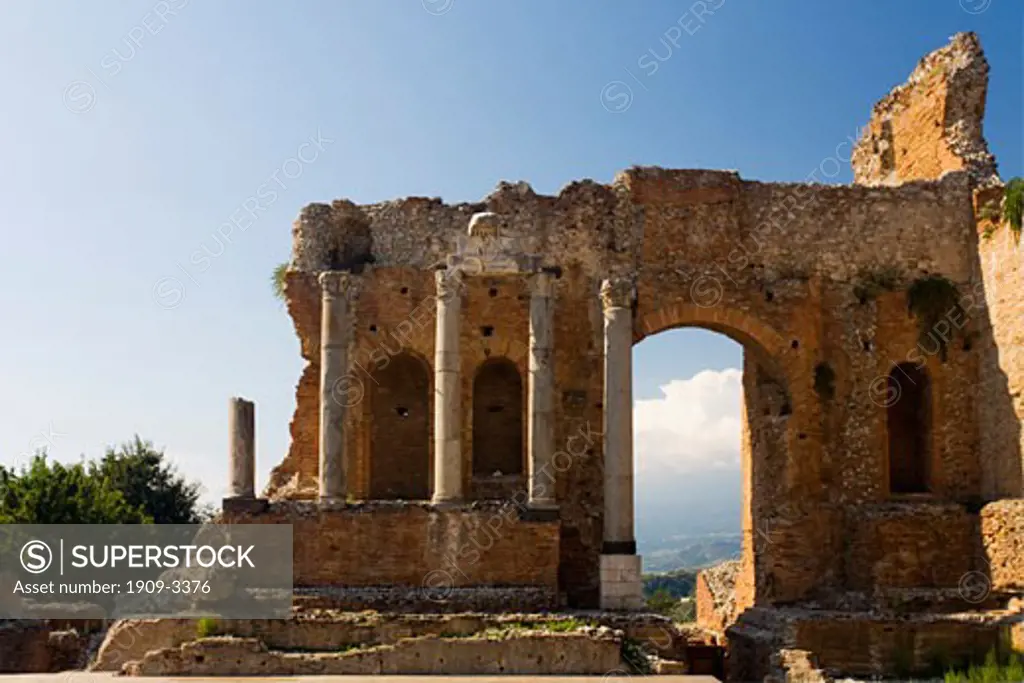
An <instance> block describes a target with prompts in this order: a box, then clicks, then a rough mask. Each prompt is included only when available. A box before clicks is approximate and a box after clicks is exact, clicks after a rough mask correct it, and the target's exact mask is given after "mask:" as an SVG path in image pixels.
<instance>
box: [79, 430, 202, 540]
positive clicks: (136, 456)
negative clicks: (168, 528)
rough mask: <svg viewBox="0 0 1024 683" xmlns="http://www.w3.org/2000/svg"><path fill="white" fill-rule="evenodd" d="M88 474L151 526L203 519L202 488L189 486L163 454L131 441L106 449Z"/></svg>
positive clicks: (145, 443)
mask: <svg viewBox="0 0 1024 683" xmlns="http://www.w3.org/2000/svg"><path fill="white" fill-rule="evenodd" d="M89 469H90V474H91V475H92V476H93V477H95V478H96V479H97V480H99V481H101V482H104V483H105V484H106V485H107V486H109V487H110V488H111V489H114V490H116V491H120V492H121V495H122V496H123V497H124V500H125V502H126V503H127V504H128V505H130V506H131V507H134V508H138V509H139V510H141V511H142V512H143V514H145V515H146V516H147V517H148V518H150V519H151V520H152V521H153V523H154V524H198V523H199V522H201V521H202V520H203V517H204V516H206V514H207V513H206V512H205V511H204V510H203V509H201V508H200V507H199V494H200V493H201V491H202V487H201V486H200V485H199V484H198V483H197V482H188V481H186V480H185V478H184V477H182V476H180V475H179V474H178V473H177V471H176V470H175V469H174V467H173V466H172V465H171V464H170V463H168V462H167V461H166V460H165V459H164V453H163V451H158V450H156V449H155V448H154V447H153V444H152V442H150V441H143V440H142V439H141V438H140V437H139V436H138V435H137V434H136V435H135V437H134V439H133V440H131V441H129V442H127V443H123V444H121V445H120V446H118V447H117V448H116V449H115V448H108V449H107V452H106V454H104V456H103V458H102V459H101V460H100V461H99V462H98V463H93V464H92V465H91V466H90V468H89Z"/></svg>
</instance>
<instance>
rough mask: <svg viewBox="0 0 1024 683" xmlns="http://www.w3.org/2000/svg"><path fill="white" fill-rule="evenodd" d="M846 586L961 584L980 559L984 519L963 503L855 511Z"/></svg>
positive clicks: (846, 559)
mask: <svg viewBox="0 0 1024 683" xmlns="http://www.w3.org/2000/svg"><path fill="white" fill-rule="evenodd" d="M846 522H847V525H848V529H847V532H846V534H845V537H846V546H845V557H844V558H843V559H844V568H845V573H846V586H847V587H848V588H849V589H852V590H862V591H869V592H870V591H872V590H876V589H886V588H948V589H955V588H956V587H957V586H958V585H959V582H960V580H961V579H962V578H963V576H964V575H965V574H967V573H968V572H970V571H973V570H974V569H975V568H976V565H977V563H978V560H979V558H978V552H977V547H978V546H977V539H978V527H977V524H978V518H977V515H972V514H969V513H968V512H966V511H965V510H964V508H963V507H962V506H960V505H954V504H927V503H920V502H915V503H885V504H878V505H865V506H861V507H860V508H857V509H854V510H851V511H850V513H849V514H848V516H847V520H846Z"/></svg>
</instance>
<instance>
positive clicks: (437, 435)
mask: <svg viewBox="0 0 1024 683" xmlns="http://www.w3.org/2000/svg"><path fill="white" fill-rule="evenodd" d="M461 275H462V274H461V272H460V271H449V270H438V271H436V272H435V273H434V277H435V278H436V282H437V321H436V331H435V340H434V498H433V501H434V502H435V503H448V502H455V501H459V500H462V375H461V373H460V364H461V362H462V358H461V356H460V355H459V323H460V319H461V317H462V316H461V309H462V293H461V288H462V281H461V279H460V278H461Z"/></svg>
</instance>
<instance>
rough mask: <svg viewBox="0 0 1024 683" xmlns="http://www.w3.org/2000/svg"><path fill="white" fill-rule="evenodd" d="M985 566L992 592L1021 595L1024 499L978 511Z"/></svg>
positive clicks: (1023, 587) (996, 503) (1022, 584)
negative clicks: (979, 512) (979, 513)
mask: <svg viewBox="0 0 1024 683" xmlns="http://www.w3.org/2000/svg"><path fill="white" fill-rule="evenodd" d="M981 538H982V544H983V546H984V552H985V556H984V563H985V565H986V566H985V567H982V568H981V569H983V570H986V569H987V572H988V575H989V577H990V579H991V587H992V590H994V591H997V592H1000V593H1024V500H1022V499H1016V500H1001V501H998V502H995V503H989V504H988V505H986V506H985V507H983V508H982V509H981Z"/></svg>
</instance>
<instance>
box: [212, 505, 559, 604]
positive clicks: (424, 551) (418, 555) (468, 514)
mask: <svg viewBox="0 0 1024 683" xmlns="http://www.w3.org/2000/svg"><path fill="white" fill-rule="evenodd" d="M225 522H227V523H232V524H245V523H249V524H251V523H258V524H292V525H293V527H292V534H293V539H294V546H293V557H294V560H293V561H294V574H293V582H294V584H295V585H296V586H297V587H303V586H382V585H392V586H408V587H413V588H424V587H426V588H428V589H431V590H437V591H439V593H440V594H442V595H443V593H444V592H445V591H447V590H448V589H450V588H453V587H461V586H489V585H495V586H531V587H536V586H543V587H550V588H554V587H555V586H556V585H557V576H558V574H557V572H558V524H557V523H555V522H524V521H520V520H519V519H518V516H517V511H516V508H515V507H514V506H503V505H500V504H489V505H483V506H477V507H475V508H472V509H456V510H444V509H434V508H432V507H431V506H429V505H423V504H419V505H417V504H404V503H366V504H362V505H353V506H346V507H342V508H339V509H336V510H330V509H321V508H319V507H317V506H316V505H315V504H310V503H303V502H280V503H275V504H272V505H271V506H270V507H269V508H268V509H267V510H266V511H264V512H259V513H256V514H253V515H250V514H244V513H239V514H234V515H230V516H226V517H225Z"/></svg>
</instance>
